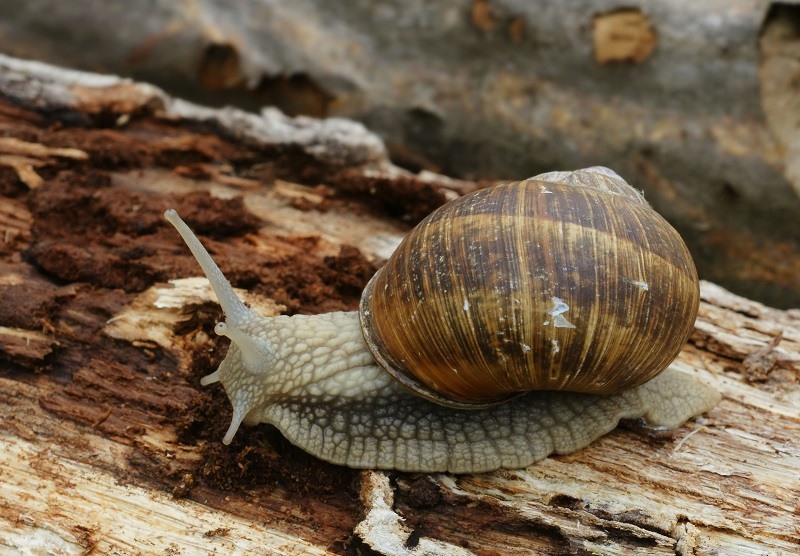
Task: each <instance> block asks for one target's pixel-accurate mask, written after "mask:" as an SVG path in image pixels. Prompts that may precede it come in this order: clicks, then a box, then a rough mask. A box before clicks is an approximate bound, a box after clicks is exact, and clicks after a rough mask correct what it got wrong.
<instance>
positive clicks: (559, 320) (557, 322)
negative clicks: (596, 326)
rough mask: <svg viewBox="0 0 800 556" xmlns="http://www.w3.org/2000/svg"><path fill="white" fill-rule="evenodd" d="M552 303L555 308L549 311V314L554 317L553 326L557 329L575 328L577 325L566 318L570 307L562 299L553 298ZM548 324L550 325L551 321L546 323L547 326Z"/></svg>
mask: <svg viewBox="0 0 800 556" xmlns="http://www.w3.org/2000/svg"><path fill="white" fill-rule="evenodd" d="M550 301H551V302H552V303H553V308H552V309H550V310H549V311H547V314H548V315H550V316H551V317H553V326H555V327H556V328H575V325H574V324H572V323H571V322H569V321H568V320H567V317H565V316H564V313H566V312H567V311H569V305H567V304H566V303H565V302H564V300H563V299H561V298H560V297H555V296H554V297H551V298H550ZM548 324H550V320H549V319H548V320H546V321H544V325H545V326H547V325H548Z"/></svg>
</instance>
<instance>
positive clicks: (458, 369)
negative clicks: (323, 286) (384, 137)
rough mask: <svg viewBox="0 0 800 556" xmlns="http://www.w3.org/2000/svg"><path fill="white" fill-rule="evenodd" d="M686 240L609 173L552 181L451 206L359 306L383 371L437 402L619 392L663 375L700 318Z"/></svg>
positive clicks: (403, 248) (424, 225) (418, 234)
mask: <svg viewBox="0 0 800 556" xmlns="http://www.w3.org/2000/svg"><path fill="white" fill-rule="evenodd" d="M699 298H700V291H699V283H698V278H697V271H696V269H695V266H694V263H693V261H692V258H691V255H690V254H689V251H688V249H687V248H686V245H685V244H684V243H683V241H682V239H681V238H680V236H679V235H678V233H677V232H676V231H675V230H674V229H673V228H672V227H671V226H670V225H669V224H668V223H667V222H666V221H665V220H664V219H663V218H662V217H661V216H660V215H659V214H658V213H656V212H655V211H654V210H653V209H652V208H651V207H650V206H649V205H648V204H647V202H646V201H645V200H644V198H643V197H642V195H641V194H640V193H639V192H638V191H636V190H635V189H633V188H632V187H630V186H629V185H628V184H626V183H625V182H624V181H623V180H622V179H621V178H620V177H619V176H617V175H616V174H614V173H613V172H611V171H610V170H608V169H605V168H589V169H586V170H580V171H577V172H569V173H566V172H564V173H561V172H554V173H550V174H543V175H541V176H537V177H536V178H531V179H529V180H524V181H519V182H514V183H508V184H502V185H498V186H495V187H491V188H488V189H483V190H480V191H476V192H474V193H472V194H469V195H465V196H463V197H461V198H459V199H457V200H455V201H453V202H451V203H448V204H446V205H444V206H442V207H440V208H439V209H438V210H436V211H434V212H433V213H432V214H430V215H429V216H428V217H427V218H425V219H424V220H423V221H422V222H421V223H420V224H419V225H418V226H417V227H416V228H415V229H414V230H412V231H411V233H410V234H409V235H408V236H406V238H405V239H404V240H403V242H402V243H401V244H400V245H399V247H398V248H397V250H396V251H395V253H394V254H393V255H392V256H391V258H390V259H389V261H388V262H387V263H386V265H385V266H384V267H383V268H382V269H381V270H380V271H378V273H376V274H375V276H374V277H373V279H372V280H371V281H370V283H369V284H368V286H367V288H366V289H365V291H364V294H363V296H362V299H361V308H360V313H361V325H362V329H363V332H364V337H365V338H366V341H367V345H368V346H369V349H370V351H371V352H372V354H373V356H374V357H375V358H376V359H377V361H378V362H379V363H380V364H381V365H382V366H383V367H384V368H385V369H386V370H387V371H388V372H389V373H391V374H392V375H393V376H394V377H395V378H397V379H398V380H400V381H401V382H402V383H403V384H405V385H406V386H408V387H409V388H411V389H413V390H414V391H416V392H417V393H418V394H420V395H422V396H424V397H427V398H429V399H431V400H433V401H436V402H438V403H443V404H445V405H453V406H456V407H483V406H486V405H490V404H492V403H497V402H499V401H502V400H505V399H508V398H510V397H514V396H517V395H519V394H520V393H524V392H526V391H529V390H567V391H574V392H590V393H596V394H597V393H599V394H610V393H615V392H620V391H623V390H626V389H628V388H632V387H635V386H638V385H640V384H643V383H644V382H646V381H648V380H650V379H651V378H653V377H654V376H656V375H657V374H659V373H660V372H661V371H662V370H664V369H665V368H666V367H667V366H668V365H669V364H670V363H671V362H672V360H673V359H674V358H675V357H676V356H677V354H678V352H679V351H680V350H681V348H682V347H683V345H684V344H685V342H686V340H687V338H688V336H689V334H690V332H691V330H692V326H693V324H694V321H695V318H696V316H697V309H698V304H699Z"/></svg>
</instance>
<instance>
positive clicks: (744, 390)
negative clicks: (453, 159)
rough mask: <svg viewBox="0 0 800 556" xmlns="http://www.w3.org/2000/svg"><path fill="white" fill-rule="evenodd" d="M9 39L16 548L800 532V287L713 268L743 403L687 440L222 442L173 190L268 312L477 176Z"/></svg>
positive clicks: (710, 333) (499, 550)
mask: <svg viewBox="0 0 800 556" xmlns="http://www.w3.org/2000/svg"><path fill="white" fill-rule="evenodd" d="M0 63H2V64H4V68H5V71H3V72H0V95H1V96H2V99H0V131H1V132H2V133H1V135H2V136H3V137H4V138H5V139H2V140H0V151H2V152H0V155H2V157H12V158H10V159H8V158H2V157H0V237H2V238H3V241H2V242H0V413H2V419H0V460H1V463H0V549H2V550H0V551H3V552H10V553H12V554H15V553H34V554H39V553H45V554H47V553H62V554H88V553H91V552H95V553H101V554H107V553H116V554H165V553H169V554H195V553H208V552H214V551H216V552H218V553H251V554H341V553H345V554H357V553H362V554H363V553H370V551H374V552H375V553H378V554H443V553H451V554H564V553H572V554H682V555H684V554H709V555H710V554H737V555H740V554H754V555H755V554H764V553H769V554H791V553H795V552H797V550H798V544H797V539H798V537H800V518H799V515H800V513H799V512H800V510H799V509H798V503H797V500H798V499H800V476H799V475H798V469H800V384H799V381H800V312H798V311H797V310H790V311H780V310H776V309H772V308H769V307H766V306H764V305H762V304H759V303H757V302H754V301H750V300H747V299H745V298H742V297H738V296H736V295H733V294H731V293H729V292H727V291H726V290H724V289H722V288H720V287H719V286H716V285H714V284H712V283H708V282H704V283H703V284H702V290H701V291H702V303H701V308H700V315H699V317H698V321H697V324H696V328H695V331H694V333H693V335H692V336H691V338H690V341H689V343H688V344H687V346H686V348H685V349H684V350H683V352H682V353H681V355H680V356H679V358H678V361H677V365H678V366H679V367H680V368H681V369H682V370H684V371H685V372H688V373H691V374H694V375H696V376H698V377H700V378H701V379H702V380H703V381H705V382H707V383H709V384H712V385H713V386H714V387H715V388H717V389H718V390H719V391H720V392H721V393H722V394H723V400H722V402H721V403H720V405H719V406H718V407H716V408H715V409H713V410H712V411H711V412H709V413H708V414H707V415H706V416H703V417H701V418H698V419H697V420H695V421H693V422H691V423H689V424H687V425H686V426H685V427H683V428H681V429H680V430H679V431H678V432H677V433H676V434H675V435H674V436H672V437H670V438H650V437H647V436H646V435H643V434H641V433H640V432H637V431H636V430H634V429H635V424H630V427H627V428H626V427H623V428H619V429H617V430H615V431H613V432H612V433H610V434H608V435H607V436H605V437H603V438H602V439H600V440H599V441H597V442H595V443H594V444H592V445H591V446H590V447H588V448H586V449H584V450H581V451H579V452H576V453H574V454H570V455H562V456H554V457H550V458H547V459H546V460H544V461H542V462H540V463H538V464H536V465H533V466H530V467H528V468H527V469H522V470H516V471H499V472H495V473H488V474H481V475H464V476H452V475H448V474H438V475H431V476H426V475H412V474H404V473H386V472H375V471H363V472H357V471H353V470H348V469H344V468H340V467H337V466H333V465H330V464H327V463H324V462H321V461H319V460H316V459H314V458H312V457H310V456H308V455H306V454H304V453H303V452H302V451H300V450H298V449H297V448H294V447H293V446H291V445H289V444H288V443H287V442H286V441H285V440H283V439H282V437H281V436H280V435H279V434H278V433H277V432H276V431H275V430H274V429H271V428H270V427H267V426H257V427H246V428H243V429H242V430H240V432H239V434H238V435H237V437H236V439H235V440H234V442H233V444H231V445H230V446H229V447H224V446H222V444H221V443H220V439H221V437H222V433H223V432H224V429H225V428H226V427H227V422H228V420H229V417H230V409H229V404H228V401H227V399H226V397H225V395H224V392H223V391H222V389H221V388H219V387H209V388H202V387H200V385H199V377H200V376H202V375H204V374H207V373H208V372H210V371H211V370H213V367H214V366H215V365H216V364H217V363H218V362H219V360H220V358H221V354H224V352H225V346H224V344H223V342H221V341H219V338H216V337H214V335H213V333H212V330H213V325H214V323H215V322H216V321H217V320H218V319H219V318H220V312H219V309H218V308H217V306H216V302H215V299H214V297H213V293H212V292H211V291H210V289H209V287H208V285H207V282H206V281H205V280H204V279H201V278H197V277H196V276H197V275H198V269H197V267H196V266H195V263H194V261H193V260H191V258H190V257H189V256H188V255H187V254H186V251H185V249H183V248H182V247H181V245H180V240H179V239H178V238H177V236H176V234H175V233H174V231H173V230H172V229H170V228H169V227H168V225H167V224H166V223H164V221H163V219H162V217H161V214H162V213H163V210H164V209H166V208H169V207H172V206H174V207H176V208H178V209H179V210H180V211H181V213H182V214H183V215H184V217H185V218H186V219H187V221H188V222H189V224H190V225H191V226H192V227H193V228H195V230H196V231H197V232H198V233H199V234H201V236H202V238H203V240H204V242H206V243H207V245H208V246H209V248H210V250H211V251H212V252H213V253H214V256H215V258H216V259H217V261H218V263H219V264H220V266H221V267H222V268H223V270H224V271H225V272H226V274H227V275H228V277H229V278H230V279H231V281H232V283H233V284H234V286H237V287H240V288H242V295H243V296H244V298H245V300H246V301H247V302H248V303H249V304H250V305H251V306H253V307H254V308H256V310H258V311H259V312H261V313H262V314H265V315H270V314H276V313H278V312H280V311H287V312H291V313H298V312H302V313H315V312H323V311H329V310H340V309H354V308H355V307H356V306H357V303H358V296H359V294H360V290H361V288H362V287H363V286H364V284H365V283H366V281H367V280H368V279H369V278H370V276H371V274H372V273H373V272H374V271H375V269H376V268H377V267H378V266H379V265H380V264H381V262H382V261H383V260H384V259H385V258H386V257H387V256H388V255H389V254H390V253H391V251H392V249H393V248H394V246H395V245H397V243H398V242H399V241H400V239H401V238H402V237H403V235H404V234H405V233H406V232H407V231H408V229H409V228H410V225H411V223H412V222H413V221H414V220H417V219H419V218H420V217H421V216H422V215H424V214H425V213H426V212H428V211H429V210H431V209H432V208H434V207H435V206H438V205H439V204H441V203H443V202H445V201H446V200H447V199H449V198H454V197H456V196H457V195H459V194H462V193H464V192H467V191H469V190H471V189H472V188H474V187H476V184H473V183H470V182H463V181H457V180H451V179H448V178H445V177H443V176H438V175H435V174H431V173H422V174H411V173H409V172H406V171H403V170H400V169H399V168H397V167H394V166H392V164H391V163H389V162H388V159H387V158H386V154H385V149H384V148H383V145H382V143H381V142H380V141H379V140H377V139H376V137H375V136H373V135H371V134H370V133H368V132H367V131H366V130H365V129H364V128H362V127H361V126H359V125H357V124H353V123H352V122H348V121H344V120H338V121H337V120H333V121H326V122H318V121H314V120H308V119H292V118H286V117H284V116H282V115H281V114H279V113H277V112H275V111H268V112H266V113H264V114H263V115H261V116H256V115H252V114H244V113H242V112H239V111H236V110H231V109H228V110H211V109H205V108H202V107H198V106H195V105H191V104H189V103H186V102H182V101H179V100H176V99H172V98H170V97H168V96H167V95H166V94H164V93H163V92H161V91H160V90H158V89H155V88H153V87H150V86H146V85H140V84H136V83H132V82H129V81H124V80H118V79H116V78H100V77H98V76H92V75H88V74H78V73H74V72H65V71H62V70H59V69H56V68H52V67H45V66H40V65H36V64H27V63H21V62H18V61H14V60H11V59H7V58H3V59H0ZM12 70H13V71H12ZM8 160H11V162H8ZM4 161H5V162H4ZM245 290H246V292H245Z"/></svg>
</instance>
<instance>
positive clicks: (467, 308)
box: [464, 299, 469, 311]
mask: <svg viewBox="0 0 800 556" xmlns="http://www.w3.org/2000/svg"><path fill="white" fill-rule="evenodd" d="M464 310H465V311H469V301H467V300H466V299H465V300H464Z"/></svg>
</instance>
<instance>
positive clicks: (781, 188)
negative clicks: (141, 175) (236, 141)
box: [0, 0, 800, 307]
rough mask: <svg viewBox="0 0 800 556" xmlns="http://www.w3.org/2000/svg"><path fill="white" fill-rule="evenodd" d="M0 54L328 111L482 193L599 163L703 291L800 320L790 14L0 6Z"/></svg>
mask: <svg viewBox="0 0 800 556" xmlns="http://www.w3.org/2000/svg"><path fill="white" fill-rule="evenodd" d="M2 4H3V7H2V10H0V50H2V51H3V52H6V53H9V54H12V55H15V56H20V57H27V58H35V59H41V60H47V61H50V62H54V63H58V64H61V65H66V66H71V67H78V68H82V69H88V70H92V71H100V72H104V71H105V72H113V73H118V74H122V75H128V76H132V77H135V78H137V79H141V80H146V81H151V82H153V83H156V84H158V85H159V86H162V87H164V88H166V89H167V90H168V91H169V92H170V93H172V94H175V95H179V96H183V97H186V98H190V99H192V100H195V101H199V102H203V103H207V104H212V105H220V104H225V103H231V104H236V105H239V106H242V107H244V108H247V109H250V110H259V109H260V108H261V107H262V106H263V105H275V106H277V107H279V108H280V109H281V110H283V111H284V112H287V113H289V114H293V115H295V114H305V115H311V116H319V117H324V116H344V117H349V118H353V119H356V120H359V121H361V122H363V123H364V124H366V125H367V126H368V127H369V128H371V129H372V130H374V131H376V132H377V133H378V134H380V135H381V136H382V137H383V138H384V140H385V141H386V143H387V146H388V148H389V151H390V153H391V155H392V157H393V159H394V160H395V161H396V162H397V163H399V164H401V165H404V166H406V167H409V168H411V169H414V170H420V169H429V170H434V171H438V172H443V173H446V174H450V175H454V176H459V177H467V178H478V179H493V178H522V177H527V176H531V175H534V174H537V173H539V172H543V171H549V170H556V169H570V168H576V167H581V166H589V165H596V164H602V165H606V166H610V167H612V168H614V169H615V170H616V171H617V172H618V173H620V174H621V175H622V176H623V177H625V178H626V179H627V180H628V181H629V182H631V183H634V184H636V185H637V186H639V187H641V188H642V189H644V191H645V195H646V197H647V198H648V200H649V201H650V202H651V203H652V204H653V205H654V206H655V208H656V209H657V210H659V211H660V212H661V213H662V214H664V215H665V216H666V217H667V218H668V219H669V220H670V221H671V222H672V223H673V224H674V225H676V227H678V229H679V231H680V232H681V233H682V234H683V236H684V238H685V239H686V241H687V243H688V244H689V246H690V248H691V249H692V251H693V253H694V255H695V258H696V260H697V263H698V268H699V270H700V273H701V275H702V276H703V277H704V278H708V279H710V280H714V281H716V282H718V283H720V284H722V285H725V286H727V287H729V288H732V289H734V290H737V291H739V292H743V293H745V294H746V295H748V296H751V297H757V298H760V299H762V300H764V301H766V302H768V303H770V304H773V305H777V306H783V307H787V306H800V101H798V99H799V98H800V4H798V3H797V2H796V1H793V0H790V1H787V2H783V3H781V4H769V3H767V2H751V1H745V0H722V1H720V2H714V3H704V2H689V1H687V0H672V1H657V0H640V1H638V2H633V3H631V2H625V3H622V2H613V1H609V0H580V1H574V2H568V3H567V2H564V3H561V2H545V1H543V0H539V1H525V0H443V1H440V2H428V1H422V0H407V1H399V0H371V1H366V0H354V1H351V2H325V1H323V0H293V1H292V2H276V1H268V0H239V1H237V2H226V1H223V0H205V1H202V0H200V1H196V2H192V3H183V2H171V1H169V0H150V1H148V2H124V3H123V2H101V1H98V0H73V1H71V2H57V1H55V0H3V2H2Z"/></svg>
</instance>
